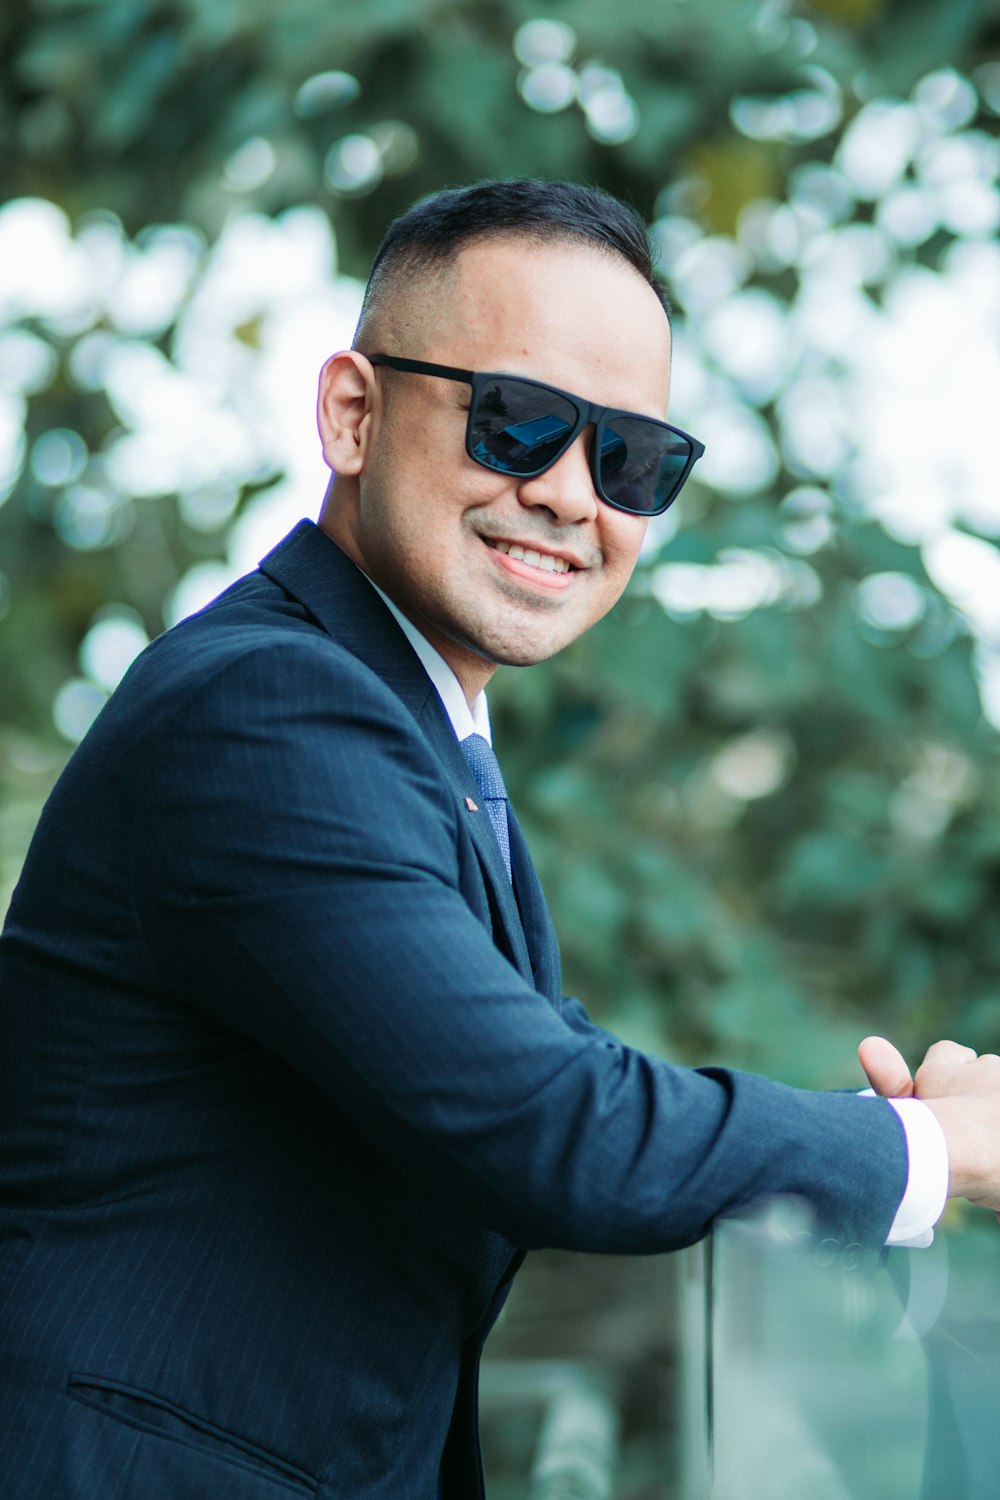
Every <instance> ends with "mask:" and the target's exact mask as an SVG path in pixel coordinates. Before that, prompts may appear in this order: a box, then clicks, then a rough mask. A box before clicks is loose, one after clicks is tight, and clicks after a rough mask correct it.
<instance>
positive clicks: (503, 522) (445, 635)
mask: <svg viewBox="0 0 1000 1500" xmlns="http://www.w3.org/2000/svg"><path fill="white" fill-rule="evenodd" d="M422 294H426V295H422ZM363 343H364V347H365V349H366V350H367V351H368V352H371V353H375V352H379V351H380V350H381V351H382V352H388V353H394V354H402V355H405V356H408V357H410V358H415V359H426V360H430V361H434V362H436V363H441V364H450V365H455V366H459V367H461V368H469V369H479V370H499V371H505V372H507V373H511V374H523V375H526V376H529V377H530V378H533V379H539V380H543V381H548V382H549V383H551V384H553V385H557V386H560V387H562V388H563V389H567V390H571V391H576V392H578V393H579V394H581V395H585V396H587V397H588V398H589V399H591V400H595V401H600V402H602V403H603V404H605V405H608V406H618V407H622V408H624V409H627V410H635V411H641V412H645V414H647V415H649V416H655V417H660V418H662V417H664V416H665V414H666V392H667V384H668V378H669V363H668V361H669V337H668V330H667V324H666V319H665V316H664V313H663V311H662V308H661V307H660V305H659V303H658V300H657V298H656V295H655V293H654V292H653V291H652V289H651V288H650V287H648V286H647V285H646V283H645V282H644V280H643V279H642V278H641V277H640V276H639V274H638V273H637V272H636V271H634V270H633V269H632V268H631V267H630V266H628V265H627V264H626V263H625V262H624V261H622V260H620V259H619V258H618V257H616V256H614V255H611V254H609V253H605V252H603V251H601V250H600V249H595V248H593V247H591V246H581V245H580V244H578V243H567V242H559V243H555V244H553V243H550V242H546V243H544V244H539V243H538V242H535V241H531V240H528V239H525V238H524V237H523V236H520V237H516V238H515V237H505V238H493V239H489V240H483V241H479V242H473V243H472V244H471V245H468V246H466V247H465V249H464V250H463V251H462V252H461V253H460V255H459V256H458V257H457V258H456V261H455V262H454V264H453V265H451V266H449V267H448V268H446V270H445V271H444V272H437V273H436V274H435V276H434V278H433V280H432V282H431V283H430V285H429V286H423V285H422V284H421V283H419V282H417V283H415V284H414V285H412V286H410V287H408V288H407V289H406V291H405V292H403V293H402V294H401V295H400V297H399V299H398V301H396V302H395V304H394V302H393V300H392V299H390V302H389V305H388V306H387V308H386V309H385V315H384V316H380V317H378V318H376V319H375V320H374V321H373V323H372V325H371V327H370V328H369V329H368V330H367V331H366V332H365V337H364V340H363ZM376 343H377V344H378V346H379V348H378V349H376V347H375V346H376ZM375 379H376V383H377V386H378V404H377V407H376V409H375V410H374V411H373V416H372V428H371V432H370V436H369V444H368V452H367V456H366V461H365V467H364V471H363V473H362V474H361V475H360V476H359V478H358V480H357V481H356V483H355V485H354V486H353V487H352V491H351V493H346V492H345V493H344V494H342V495H341V496H340V497H339V499H338V497H337V489H338V485H337V483H335V484H334V487H333V497H334V503H333V504H332V505H331V506H330V507H328V509H329V517H328V514H327V511H325V512H324V524H325V529H327V530H330V534H331V535H333V536H334V539H335V540H337V541H339V542H340V544H341V545H342V546H345V550H347V551H348V552H349V555H351V556H353V557H354V560H355V561H356V562H358V563H359V565H360V566H361V567H362V568H363V569H364V570H365V571H366V572H367V573H368V574H369V576H370V577H371V578H373V579H374V581H375V582H376V583H378V584H379V586H380V587H381V588H383V589H384V590H385V592H386V593H387V594H388V595H389V597H390V598H392V599H393V600H394V602H396V603H397V604H398V606H399V607H400V608H401V609H402V610H403V612H404V613H405V614H406V615H407V616H408V617H409V618H410V619H412V620H413V623H414V624H415V625H416V626H417V627H418V629H420V630H421V632H422V633H423V634H425V635H426V636H427V638H428V639H429V640H430V641H431V643H432V644H433V645H435V646H436V647H437V649H438V650H440V651H441V653H442V655H443V656H444V657H445V659H446V660H447V661H448V662H449V664H450V665H451V666H452V668H453V670H455V671H456V674H457V675H458V676H459V678H460V680H462V682H463V686H465V687H466V690H467V691H469V690H470V687H472V688H474V690H475V691H478V686H482V685H483V683H484V682H485V681H486V680H488V678H489V676H490V675H491V673H492V671H493V669H494V667H495V666H496V665H498V664H501V663H508V664H512V665H528V664H530V663H533V662H536V661H541V660H543V659H545V658H546V657H548V656H551V655H552V654H553V653H554V652H556V651H558V650H559V649H561V647H562V646H564V645H566V644H568V643H569V641H571V640H573V639H575V638H576V637H577V636H578V635H580V634H581V633H582V632H583V631H584V630H586V629H587V628H588V627H589V626H590V625H592V624H593V623H594V622H595V621H596V620H597V619H599V618H600V617H601V616H602V615H603V614H605V613H606V612H607V610H608V609H610V608H611V606H612V605H613V604H614V602H615V601H616V600H617V598H618V597H619V596H620V594H621V592H622V590H623V589H624V587H625V585H626V583H627V581H628V578H629V576H630V574H631V572H632V569H633V567H634V564H635V561H636V558H637V556H638V551H639V547H640V545H641V542H642V537H643V535H644V532H645V524H646V523H645V522H644V521H643V520H642V519H641V518H639V517H635V516H628V515H625V514H624V513H622V512H619V511H614V510H613V509H612V508H611V507H609V506H607V505H606V504H604V503H603V502H602V501H600V500H598V499H597V497H596V496H595V494H594V490H593V481H592V477H591V474H590V468H589V461H588V456H587V449H586V446H585V442H586V439H587V437H589V434H585V435H584V439H583V440H581V439H578V440H577V442H576V443H574V445H573V447H572V448H571V449H570V451H569V452H568V453H567V454H566V455H564V457H563V458H561V459H560V460H559V462H558V463H557V464H556V465H554V467H553V468H552V469H550V470H549V471H548V472H547V473H546V474H544V475H540V476H537V477H536V478H535V479H532V480H530V481H529V480H517V479H515V478H513V477H511V476H508V475H504V474H500V473H495V472H493V471H490V470H486V469H483V468H481V467H480V466H479V465H477V464H475V463H474V462H473V461H472V460H471V459H470V458H469V456H468V455H467V453H466V452H465V447H464V438H465V421H466V413H467V409H468V401H469V394H470V393H469V388H468V386H465V385H463V384H459V383H455V382H451V381H446V380H442V379H437V378H434V377H431V376H422V375H414V374H409V373H402V372H396V371H392V370H387V369H385V367H380V368H379V370H378V372H377V375H376V377H375ZM345 490H346V487H345ZM341 502H342V503H341ZM328 519H329V520H330V521H331V522H332V523H333V524H332V528H331V525H329V524H326V523H327V521H328ZM518 549H522V550H523V552H524V554H525V555H527V557H528V558H529V559H530V557H531V556H532V555H533V554H534V553H538V554H549V555H550V556H551V557H553V558H555V559H557V560H558V561H557V563H556V566H557V567H558V568H559V569H560V570H562V569H564V568H566V569H567V571H560V572H559V573H558V574H553V573H550V572H549V571H548V570H547V569H542V570H539V569H537V568H535V567H533V566H532V565H531V563H530V561H529V562H526V561H524V560H523V558H521V557H519V556H518ZM477 683H478V686H476V684H477Z"/></svg>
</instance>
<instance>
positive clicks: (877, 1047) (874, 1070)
mask: <svg viewBox="0 0 1000 1500" xmlns="http://www.w3.org/2000/svg"><path fill="white" fill-rule="evenodd" d="M973 1055H974V1054H973ZM858 1057H859V1058H860V1059H861V1066H862V1067H863V1068H864V1070H865V1073H866V1074H867V1075H868V1082H869V1083H870V1084H871V1086H872V1088H873V1089H874V1090H875V1092H876V1094H882V1095H883V1096H884V1097H885V1098H892V1099H905V1098H907V1097H908V1096H909V1095H910V1094H912V1093H913V1079H912V1078H911V1077H910V1070H909V1068H908V1067H907V1066H906V1060H905V1058H904V1057H903V1054H902V1053H901V1052H900V1051H898V1049H897V1048H895V1047H894V1046H893V1045H892V1043H891V1042H889V1041H886V1039H885V1037H884V1036H866V1037H865V1039H864V1041H863V1042H862V1043H861V1046H860V1047H859V1048H858Z"/></svg>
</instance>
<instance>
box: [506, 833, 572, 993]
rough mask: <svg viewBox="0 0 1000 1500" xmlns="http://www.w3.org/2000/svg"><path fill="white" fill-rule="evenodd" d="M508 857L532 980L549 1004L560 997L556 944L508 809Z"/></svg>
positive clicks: (535, 878) (524, 846)
mask: <svg viewBox="0 0 1000 1500" xmlns="http://www.w3.org/2000/svg"><path fill="white" fill-rule="evenodd" d="M508 821H509V824H510V858H511V864H512V866H513V869H514V891H515V894H516V896H517V904H518V907H519V909H520V913H521V925H522V927H523V928H524V936H525V940H526V942H527V945H528V952H529V954H530V956H531V969H532V981H533V983H534V986H535V989H536V990H538V991H540V993H541V994H543V995H547V996H548V998H549V1000H551V1001H552V1003H553V1005H558V1004H559V1003H560V1001H561V999H562V970H561V966H560V963H559V943H558V941H557V939H556V933H555V928H554V927H553V926H552V918H551V917H550V916H549V909H548V906H547V905H546V903H545V897H544V896H543V895H542V888H541V886H540V885H539V883H538V876H537V874H536V873H535V866H534V862H533V860H532V858H531V855H530V854H529V852H528V846H527V844H526V843H525V839H524V834H523V833H522V832H521V825H520V823H519V822H518V821H517V818H516V817H515V816H514V810H513V808H511V810H510V817H509V820H508Z"/></svg>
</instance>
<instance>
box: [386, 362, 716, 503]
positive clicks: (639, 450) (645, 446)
mask: <svg viewBox="0 0 1000 1500" xmlns="http://www.w3.org/2000/svg"><path fill="white" fill-rule="evenodd" d="M370 360H371V363H372V364H373V365H388V366H389V367H390V369H393V370H403V371H407V372H409V373H411V374H414V375H437V376H439V377H440V378H441V379H442V380H458V381H462V382H464V383H465V384H466V385H471V387H472V404H471V406H470V407H469V420H468V423H467V425H466V429H465V448H466V452H467V453H468V455H469V457H470V458H471V459H473V460H474V461H475V462H476V463H477V464H482V466H483V468H484V469H497V470H499V471H500V473H502V474H517V475H519V476H520V477H521V478H522V479H533V478H535V477H536V476H537V475H539V474H544V473H545V470H546V469H550V468H551V467H552V465H553V464H554V463H556V461H557V460H558V459H560V458H562V456H563V454H564V453H565V452H566V450H567V449H568V448H569V447H570V445H571V443H573V441H574V440H575V439H576V438H577V437H578V436H579V434H580V433H581V432H582V431H583V429H584V428H585V427H586V426H587V424H588V423H589V422H593V424H594V440H593V443H592V444H591V448H590V471H591V474H592V475H593V479H594V488H595V489H596V491H597V493H598V494H599V495H600V497H601V499H602V500H605V501H607V503H608V505H613V506H614V508H615V510H624V511H627V512H628V513H629V515H633V516H659V515H662V513H663V512H664V511H665V510H666V508H667V506H668V505H669V504H670V502H671V501H672V500H675V499H676V498H677V495H678V493H679V491H680V488H681V485H682V484H683V483H684V481H685V479H686V478H687V477H688V475H689V474H690V472H691V470H692V468H693V467H694V464H695V463H696V461H697V460H698V459H699V458H700V457H701V455H702V454H703V453H704V451H705V445H704V443H699V441H698V439H697V438H693V437H689V436H688V434H687V433H686V432H681V430H680V428H679V427H671V426H670V424H669V423H668V422H658V421H657V420H656V419H655V417H643V416H640V415H639V413H638V412H634V411H619V410H618V409H617V408H615V407H613V406H598V405H597V403H596V402H594V401H587V400H585V399H584V398H583V396H574V395H572V394H571V392H569V391H561V390H559V388H558V386H554V385H545V384H544V382H543V381H541V380H527V379H526V378H525V377H524V376H523V375H502V374H497V373H494V372H489V371H482V370H457V369H455V368H454V366H452V365H429V364H427V363H425V361H424V360H422V359H398V358H397V357H396V356H395V355H392V354H373V355H371V356H370Z"/></svg>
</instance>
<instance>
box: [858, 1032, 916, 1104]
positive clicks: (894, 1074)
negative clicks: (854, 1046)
mask: <svg viewBox="0 0 1000 1500" xmlns="http://www.w3.org/2000/svg"><path fill="white" fill-rule="evenodd" d="M858 1056H859V1057H860V1059H861V1066H862V1067H863V1068H864V1070H865V1072H866V1073H867V1074H868V1082H869V1083H870V1084H871V1086H872V1088H873V1089H874V1090H875V1092H876V1094H881V1095H882V1097H883V1098H885V1099H908V1098H909V1097H910V1095H911V1094H912V1093H913V1079H912V1078H911V1077H910V1070H909V1068H908V1067H907V1066H906V1061H905V1059H904V1057H903V1054H902V1053H901V1052H899V1051H898V1050H897V1049H896V1048H895V1047H894V1046H893V1045H892V1043H891V1042H887V1041H886V1039H885V1037H884V1036H866V1037H865V1039H864V1041H863V1042H862V1043H861V1046H860V1047H859V1048H858Z"/></svg>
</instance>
